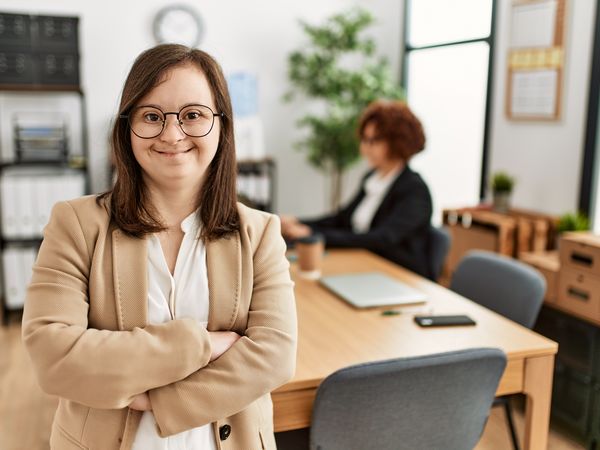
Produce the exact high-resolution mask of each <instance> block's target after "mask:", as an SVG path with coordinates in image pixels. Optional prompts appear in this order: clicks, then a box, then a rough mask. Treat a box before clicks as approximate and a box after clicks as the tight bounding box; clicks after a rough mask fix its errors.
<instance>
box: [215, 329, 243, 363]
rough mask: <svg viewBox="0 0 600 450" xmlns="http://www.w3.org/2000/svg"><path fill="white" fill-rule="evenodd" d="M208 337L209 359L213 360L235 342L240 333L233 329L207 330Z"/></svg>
mask: <svg viewBox="0 0 600 450" xmlns="http://www.w3.org/2000/svg"><path fill="white" fill-rule="evenodd" d="M208 335H209V337H210V348H211V354H210V360H211V361H214V360H215V359H217V358H218V357H219V356H221V355H222V354H223V353H225V352H226V351H227V350H229V348H230V347H231V346H232V345H233V344H235V343H236V342H237V340H238V339H239V338H240V335H239V334H237V333H236V332H234V331H209V332H208Z"/></svg>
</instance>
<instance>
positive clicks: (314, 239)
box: [296, 233, 325, 244]
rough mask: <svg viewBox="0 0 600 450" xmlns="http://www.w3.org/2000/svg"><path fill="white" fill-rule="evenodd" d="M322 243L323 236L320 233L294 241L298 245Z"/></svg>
mask: <svg viewBox="0 0 600 450" xmlns="http://www.w3.org/2000/svg"><path fill="white" fill-rule="evenodd" d="M323 241H325V236H323V235H322V234H321V233H313V234H311V235H309V236H304V237H302V238H300V239H297V240H296V242H297V243H299V244H316V243H318V242H323Z"/></svg>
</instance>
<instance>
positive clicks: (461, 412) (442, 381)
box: [310, 348, 506, 450]
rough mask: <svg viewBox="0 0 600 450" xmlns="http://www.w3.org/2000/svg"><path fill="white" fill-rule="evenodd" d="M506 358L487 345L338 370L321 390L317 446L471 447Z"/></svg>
mask: <svg viewBox="0 0 600 450" xmlns="http://www.w3.org/2000/svg"><path fill="white" fill-rule="evenodd" d="M505 366H506V355H505V354H504V353H503V352H502V351H501V350H499V349H490V348H487V349H486V348H481V349H470V350H461V351H456V352H449V353H441V354H437V355H428V356H419V357H412V358H400V359H392V360H389V361H378V362H373V363H367V364H360V365H356V366H351V367H348V368H345V369H341V370H338V371H337V372H335V373H333V374H332V375H330V376H329V377H327V378H326V379H325V380H324V381H323V382H322V383H321V385H320V386H319V388H318V390H317V396H316V399H315V402H314V407H313V415H312V424H311V429H310V449H311V450H364V449H371V448H372V449H378V450H392V449H393V450H468V449H472V448H473V447H475V445H476V444H477V442H478V441H479V438H480V436H481V433H482V431H483V428H484V426H485V423H486V421H487V418H488V414H489V411H490V407H491V405H492V401H493V399H494V393H495V392H496V389H497V387H498V382H499V380H500V377H501V376H502V373H503V372H504V368H505Z"/></svg>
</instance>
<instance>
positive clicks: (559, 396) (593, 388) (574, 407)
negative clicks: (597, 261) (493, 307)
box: [534, 306, 600, 448]
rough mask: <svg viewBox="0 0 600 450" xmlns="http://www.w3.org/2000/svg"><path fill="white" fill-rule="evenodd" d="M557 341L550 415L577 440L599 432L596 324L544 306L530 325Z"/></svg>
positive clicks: (590, 438)
mask: <svg viewBox="0 0 600 450" xmlns="http://www.w3.org/2000/svg"><path fill="white" fill-rule="evenodd" d="M534 330H535V331H537V332H538V333H540V334H542V335H544V336H546V337H548V338H550V339H552V340H554V341H556V342H558V353H557V355H556V358H555V363H554V382H553V386H552V409H551V415H552V419H553V420H554V421H556V422H558V423H560V424H561V425H562V427H563V428H565V429H566V430H568V431H569V432H570V433H571V434H572V435H573V437H574V438H576V439H578V440H579V441H580V442H588V443H590V448H597V447H592V446H591V444H592V442H594V445H596V441H597V440H598V437H599V436H600V328H599V327H597V326H596V325H594V324H591V323H588V322H585V321H583V320H580V319H578V318H575V317H573V316H571V315H569V314H566V313H564V312H562V311H559V310H557V309H554V308H551V307H550V306H544V307H543V308H542V310H541V312H540V315H539V317H538V320H537V323H536V326H535V328H534Z"/></svg>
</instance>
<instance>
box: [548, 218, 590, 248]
mask: <svg viewBox="0 0 600 450" xmlns="http://www.w3.org/2000/svg"><path fill="white" fill-rule="evenodd" d="M589 229H590V219H588V217H587V216H586V215H585V214H584V213H582V212H577V213H565V214H563V215H562V216H560V217H559V219H558V223H557V225H556V233H557V234H556V248H558V243H559V241H560V237H561V236H562V235H563V234H564V233H567V232H570V231H589Z"/></svg>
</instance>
